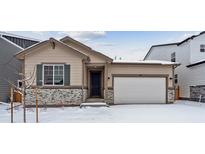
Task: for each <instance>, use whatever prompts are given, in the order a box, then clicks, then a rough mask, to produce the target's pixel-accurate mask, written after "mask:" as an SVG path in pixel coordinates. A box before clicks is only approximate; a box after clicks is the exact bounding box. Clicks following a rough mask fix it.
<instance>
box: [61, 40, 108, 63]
mask: <svg viewBox="0 0 205 154" xmlns="http://www.w3.org/2000/svg"><path fill="white" fill-rule="evenodd" d="M61 41H62V42H63V43H65V44H67V45H68V46H71V47H72V48H75V49H77V50H79V51H81V52H82V53H84V54H86V55H88V56H89V58H90V62H92V63H106V62H107V61H109V62H112V59H111V58H110V57H108V56H106V55H104V54H102V53H100V52H97V51H94V50H92V48H90V47H88V46H86V45H84V44H82V43H81V42H78V41H76V40H74V39H72V38H70V37H65V38H63V39H61Z"/></svg>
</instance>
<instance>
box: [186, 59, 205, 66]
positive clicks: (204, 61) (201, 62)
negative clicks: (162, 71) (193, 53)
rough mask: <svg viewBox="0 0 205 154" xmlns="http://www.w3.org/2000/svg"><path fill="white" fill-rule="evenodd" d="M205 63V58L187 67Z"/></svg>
mask: <svg viewBox="0 0 205 154" xmlns="http://www.w3.org/2000/svg"><path fill="white" fill-rule="evenodd" d="M204 63H205V60H203V61H200V62H196V63H193V64H190V65H187V66H186V67H188V68H190V67H193V66H197V65H201V64H204Z"/></svg>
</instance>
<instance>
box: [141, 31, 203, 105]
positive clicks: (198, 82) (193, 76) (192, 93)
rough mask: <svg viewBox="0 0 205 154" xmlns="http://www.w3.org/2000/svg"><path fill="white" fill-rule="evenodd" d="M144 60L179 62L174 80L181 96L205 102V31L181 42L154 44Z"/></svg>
mask: <svg viewBox="0 0 205 154" xmlns="http://www.w3.org/2000/svg"><path fill="white" fill-rule="evenodd" d="M144 60H167V61H173V62H175V61H177V62H179V63H180V64H181V65H180V66H178V67H177V68H176V69H175V72H174V73H175V75H174V76H175V78H174V79H173V80H174V83H175V87H176V86H179V89H180V98H181V99H191V100H195V101H203V102H205V31H204V32H201V33H200V34H198V35H193V36H191V37H189V38H187V39H185V40H183V41H181V42H176V43H171V44H160V45H153V46H152V47H151V48H150V50H149V51H148V53H147V55H146V56H145V58H144Z"/></svg>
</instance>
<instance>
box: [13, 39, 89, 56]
mask: <svg viewBox="0 0 205 154" xmlns="http://www.w3.org/2000/svg"><path fill="white" fill-rule="evenodd" d="M45 46H47V47H50V48H51V49H53V50H55V49H56V47H61V48H62V49H63V50H65V51H70V52H72V53H73V54H74V55H78V56H79V57H80V58H82V59H85V60H89V57H88V56H87V55H85V54H83V53H81V52H80V51H78V50H77V49H74V48H72V47H70V46H68V45H66V44H64V43H62V42H60V41H57V40H55V39H53V38H50V39H49V40H47V41H43V42H40V43H38V44H35V45H33V46H31V47H29V48H26V49H25V50H22V51H21V52H19V53H17V54H16V55H15V56H16V57H17V58H18V59H24V57H25V56H26V55H29V54H31V53H34V54H35V53H37V52H40V51H43V49H44V47H45Z"/></svg>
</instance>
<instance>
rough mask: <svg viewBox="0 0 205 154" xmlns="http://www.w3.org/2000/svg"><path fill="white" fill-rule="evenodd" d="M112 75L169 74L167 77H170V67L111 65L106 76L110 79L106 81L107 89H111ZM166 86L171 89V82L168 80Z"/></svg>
mask: <svg viewBox="0 0 205 154" xmlns="http://www.w3.org/2000/svg"><path fill="white" fill-rule="evenodd" d="M112 74H169V77H172V67H171V66H154V65H121V64H119V65H116V64H114V65H113V64H112V65H110V66H109V68H108V76H109V77H110V79H109V80H108V87H112ZM168 80H169V79H168ZM168 86H169V87H172V80H169V82H168Z"/></svg>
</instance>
